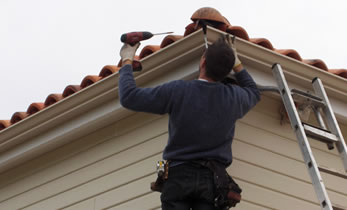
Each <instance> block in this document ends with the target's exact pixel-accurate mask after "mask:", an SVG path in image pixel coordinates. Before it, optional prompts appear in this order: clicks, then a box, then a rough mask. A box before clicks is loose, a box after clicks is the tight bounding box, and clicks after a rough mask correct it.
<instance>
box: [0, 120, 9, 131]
mask: <svg viewBox="0 0 347 210" xmlns="http://www.w3.org/2000/svg"><path fill="white" fill-rule="evenodd" d="M10 125H11V122H10V121H9V120H0V131H1V130H2V129H5V128H7V127H9V126H10Z"/></svg>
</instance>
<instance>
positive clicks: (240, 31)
mask: <svg viewBox="0 0 347 210" xmlns="http://www.w3.org/2000/svg"><path fill="white" fill-rule="evenodd" d="M226 32H227V33H229V34H232V35H235V36H237V37H239V38H241V39H244V40H247V41H249V36H248V33H247V31H246V30H245V29H244V28H242V27H241V26H228V28H227V29H226Z"/></svg>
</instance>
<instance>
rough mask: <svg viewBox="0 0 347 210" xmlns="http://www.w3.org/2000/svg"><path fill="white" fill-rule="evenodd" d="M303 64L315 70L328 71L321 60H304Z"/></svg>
mask: <svg viewBox="0 0 347 210" xmlns="http://www.w3.org/2000/svg"><path fill="white" fill-rule="evenodd" d="M303 62H304V63H306V64H309V65H312V66H315V67H317V68H320V69H323V70H325V71H328V67H327V65H325V63H324V61H322V60H321V59H304V60H303Z"/></svg>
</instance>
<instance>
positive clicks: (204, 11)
mask: <svg viewBox="0 0 347 210" xmlns="http://www.w3.org/2000/svg"><path fill="white" fill-rule="evenodd" d="M191 19H192V21H193V22H192V23H190V24H188V25H187V26H186V27H185V32H184V35H183V36H181V35H168V36H166V37H165V38H164V39H163V40H162V42H161V44H160V46H157V45H148V46H145V47H144V48H143V49H142V51H141V53H140V55H139V56H135V59H134V62H133V68H134V70H140V69H141V68H142V66H141V63H140V61H139V60H140V59H142V58H144V57H146V56H148V55H150V54H152V53H154V52H156V51H158V50H160V49H162V48H165V47H166V46H168V45H170V44H172V43H174V42H176V41H177V40H180V39H182V38H183V37H184V36H188V35H189V34H191V33H193V32H194V31H197V30H199V29H200V28H201V27H202V24H207V25H209V26H212V27H214V28H216V29H219V30H221V31H224V32H227V33H230V34H233V35H235V36H237V37H239V38H242V39H244V40H247V41H250V42H252V43H254V44H256V45H259V46H261V47H264V48H266V49H269V50H273V51H275V52H277V53H280V54H282V55H285V56H288V57H291V58H294V59H296V60H298V61H302V62H304V63H306V64H309V65H312V66H315V67H317V68H320V69H323V70H325V71H328V72H330V73H332V74H335V75H338V76H341V77H344V78H347V69H328V67H327V66H326V64H325V63H324V62H323V61H322V60H320V59H311V60H307V59H302V58H301V56H300V54H299V53H298V52H297V51H295V50H293V49H275V48H274V46H273V45H272V43H271V42H270V41H269V40H267V39H266V38H250V37H249V35H248V33H247V31H246V30H245V29H244V28H242V27H241V26H233V25H231V24H230V22H229V21H228V20H227V19H226V18H225V17H224V16H222V15H221V14H220V13H219V12H218V11H217V10H215V9H213V8H206V7H205V8H201V9H199V10H197V11H196V12H194V14H193V15H192V17H191ZM121 65H122V62H121V61H119V63H118V65H117V66H115V65H107V66H104V67H103V68H102V70H101V71H100V73H99V76H96V75H90V76H86V77H85V78H84V79H83V80H82V82H81V85H69V86H67V87H66V88H65V89H64V91H63V93H62V94H60V93H59V94H50V95H49V96H47V98H46V100H45V102H44V103H32V104H31V105H30V106H29V108H28V110H27V112H16V113H14V114H13V115H12V118H11V120H0V130H2V129H5V128H7V127H9V126H11V125H12V124H14V123H16V122H18V121H20V120H22V119H24V118H26V117H28V116H29V115H31V114H33V113H36V112H38V111H40V110H42V109H45V107H48V106H50V105H52V104H54V103H56V102H57V101H60V100H62V99H63V98H65V97H68V96H70V95H72V94H74V93H76V92H78V91H80V90H81V89H82V88H85V87H87V86H89V85H91V84H93V83H95V82H97V81H99V80H101V79H103V78H105V77H108V76H109V75H111V74H113V73H115V72H118V71H119V69H120V67H121Z"/></svg>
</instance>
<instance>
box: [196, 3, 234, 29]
mask: <svg viewBox="0 0 347 210" xmlns="http://www.w3.org/2000/svg"><path fill="white" fill-rule="evenodd" d="M190 19H191V20H192V21H197V20H209V21H215V22H219V23H223V24H227V25H229V21H226V18H225V17H224V16H223V15H222V14H221V13H220V12H219V11H218V10H216V9H214V8H211V7H202V8H200V9H198V10H196V11H195V12H194V13H193V15H192V17H191V18H190Z"/></svg>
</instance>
